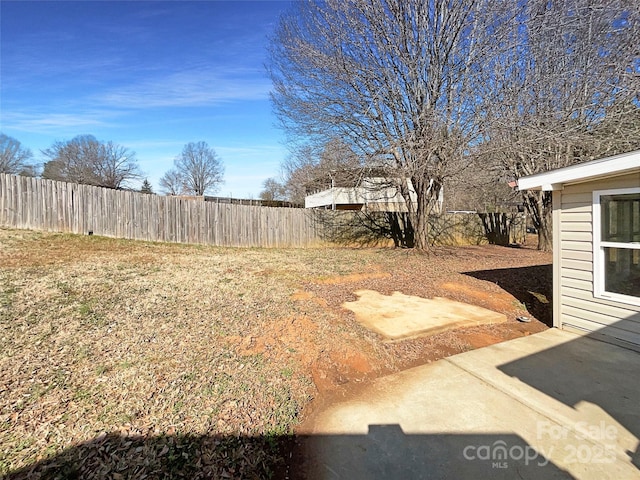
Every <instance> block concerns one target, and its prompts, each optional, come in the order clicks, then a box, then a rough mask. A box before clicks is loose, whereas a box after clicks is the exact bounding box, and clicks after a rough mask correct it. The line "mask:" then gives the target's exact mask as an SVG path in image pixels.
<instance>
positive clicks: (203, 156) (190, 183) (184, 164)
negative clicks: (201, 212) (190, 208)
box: [174, 142, 224, 195]
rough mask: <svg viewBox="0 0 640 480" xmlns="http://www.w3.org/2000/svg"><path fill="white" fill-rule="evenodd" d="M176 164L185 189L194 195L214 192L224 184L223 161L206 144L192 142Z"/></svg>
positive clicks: (184, 149) (186, 146) (185, 147)
mask: <svg viewBox="0 0 640 480" xmlns="http://www.w3.org/2000/svg"><path fill="white" fill-rule="evenodd" d="M174 164H175V170H176V172H177V173H178V175H179V176H180V178H181V179H182V186H183V188H184V189H185V190H186V191H188V192H190V193H193V194H194V195H204V194H205V192H207V191H211V192H213V191H215V190H217V188H218V187H219V185H220V184H221V183H222V182H223V180H222V175H223V173H224V166H223V165H222V160H221V159H220V157H218V155H217V154H216V152H215V150H214V149H213V148H210V147H209V145H207V143H206V142H197V143H195V142H191V143H188V144H187V145H185V146H184V148H183V149H182V153H181V154H180V155H179V156H178V157H177V158H176V159H175V161H174Z"/></svg>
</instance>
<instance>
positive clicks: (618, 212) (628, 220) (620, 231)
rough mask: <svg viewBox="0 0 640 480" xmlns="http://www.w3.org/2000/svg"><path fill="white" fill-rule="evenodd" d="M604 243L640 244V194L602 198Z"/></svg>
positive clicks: (605, 196)
mask: <svg viewBox="0 0 640 480" xmlns="http://www.w3.org/2000/svg"><path fill="white" fill-rule="evenodd" d="M600 205H601V214H602V241H604V242H640V193H631V194H627V195H603V196H601V197H600Z"/></svg>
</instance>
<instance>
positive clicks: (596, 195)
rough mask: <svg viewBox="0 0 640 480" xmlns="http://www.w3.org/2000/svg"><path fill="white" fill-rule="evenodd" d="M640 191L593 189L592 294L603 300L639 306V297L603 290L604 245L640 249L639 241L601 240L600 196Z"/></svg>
mask: <svg viewBox="0 0 640 480" xmlns="http://www.w3.org/2000/svg"><path fill="white" fill-rule="evenodd" d="M634 193H640V188H618V189H613V190H594V192H593V209H592V225H593V296H594V297H595V298H602V299H604V300H611V301H614V302H618V303H625V304H629V305H636V306H640V297H635V296H632V295H623V294H621V293H613V292H607V291H606V290H605V283H604V281H605V265H604V262H605V255H604V249H605V247H609V248H620V247H622V248H630V249H633V250H636V249H637V250H640V243H626V242H603V241H602V228H601V225H602V222H601V218H602V217H601V211H600V198H601V197H602V196H606V195H627V194H634Z"/></svg>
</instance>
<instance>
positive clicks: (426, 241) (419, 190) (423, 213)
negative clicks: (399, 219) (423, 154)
mask: <svg viewBox="0 0 640 480" xmlns="http://www.w3.org/2000/svg"><path fill="white" fill-rule="evenodd" d="M411 183H412V184H413V189H414V191H415V194H416V201H415V202H413V201H412V199H411V196H410V195H409V189H408V186H406V185H403V186H402V188H401V193H402V196H403V197H404V199H405V203H406V205H407V208H408V210H409V215H408V217H409V223H410V224H411V225H412V226H413V235H414V248H415V249H416V250H422V251H425V252H426V251H428V250H429V249H430V247H431V242H430V238H429V237H430V235H429V215H430V214H431V211H432V209H433V206H434V204H435V201H436V200H437V198H438V194H439V193H440V183H439V182H436V181H434V182H430V181H429V179H424V178H415V177H414V178H412V179H411Z"/></svg>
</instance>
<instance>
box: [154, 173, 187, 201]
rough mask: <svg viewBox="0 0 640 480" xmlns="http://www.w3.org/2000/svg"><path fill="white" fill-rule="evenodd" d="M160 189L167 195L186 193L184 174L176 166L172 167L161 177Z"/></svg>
mask: <svg viewBox="0 0 640 480" xmlns="http://www.w3.org/2000/svg"><path fill="white" fill-rule="evenodd" d="M160 189H161V191H162V193H164V194H165V195H182V194H184V193H185V192H184V179H183V178H182V175H180V173H179V172H178V171H177V170H176V169H175V168H172V169H171V170H169V171H168V172H166V173H165V174H164V175H163V176H162V178H161V179H160Z"/></svg>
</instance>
